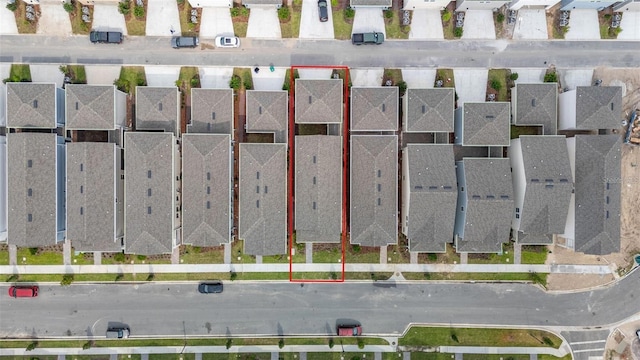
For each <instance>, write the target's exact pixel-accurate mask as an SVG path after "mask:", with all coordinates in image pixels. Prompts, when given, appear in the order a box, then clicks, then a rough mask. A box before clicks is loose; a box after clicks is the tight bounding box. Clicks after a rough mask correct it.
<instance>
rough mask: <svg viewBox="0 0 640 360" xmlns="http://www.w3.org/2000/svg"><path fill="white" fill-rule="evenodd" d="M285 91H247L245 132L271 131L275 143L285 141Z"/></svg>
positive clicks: (286, 98) (286, 96)
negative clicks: (273, 134)
mask: <svg viewBox="0 0 640 360" xmlns="http://www.w3.org/2000/svg"><path fill="white" fill-rule="evenodd" d="M288 96H289V94H288V93H287V92H286V91H261V90H249V91H247V132H273V133H275V136H274V138H275V142H276V143H286V142H287V126H288V123H289V117H288V113H289V112H288V103H289V102H288Z"/></svg>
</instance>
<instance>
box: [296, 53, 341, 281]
mask: <svg viewBox="0 0 640 360" xmlns="http://www.w3.org/2000/svg"><path fill="white" fill-rule="evenodd" d="M297 69H334V70H344V74H345V76H344V83H343V85H342V86H343V88H342V93H343V114H342V115H343V121H342V233H341V239H340V242H341V244H342V255H341V259H340V264H341V265H342V271H341V273H342V274H341V276H340V279H336V280H330V279H326V280H323V279H318V280H305V279H294V278H293V255H292V248H293V231H294V228H293V227H294V226H293V224H294V216H293V215H294V213H293V209H294V208H293V195H294V193H295V189H294V185H293V181H294V177H295V154H294V152H295V129H296V128H295V116H294V108H295V106H294V105H295V94H294V93H295V71H296V70H297ZM348 115H349V67H347V66H337V65H336V66H330V65H318V66H313V65H299V66H291V68H289V174H288V179H287V180H288V194H287V200H288V201H287V224H288V232H289V281H290V282H296V283H334V282H344V280H345V276H344V269H345V264H344V262H345V261H344V260H345V256H344V254H345V249H346V243H347V230H348V229H347V195H348V193H347V189H348V188H349V184H348V182H347V180H348V173H347V164H348V163H349V148H348V146H349V116H348Z"/></svg>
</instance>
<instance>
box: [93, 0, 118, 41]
mask: <svg viewBox="0 0 640 360" xmlns="http://www.w3.org/2000/svg"><path fill="white" fill-rule="evenodd" d="M91 26H92V27H93V28H94V29H99V30H116V31H120V32H122V33H123V34H124V35H127V25H126V23H125V21H124V15H122V14H120V13H119V12H118V4H117V3H113V4H109V3H97V4H95V5H94V6H93V23H92V24H91Z"/></svg>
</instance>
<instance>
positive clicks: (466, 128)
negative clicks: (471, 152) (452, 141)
mask: <svg viewBox="0 0 640 360" xmlns="http://www.w3.org/2000/svg"><path fill="white" fill-rule="evenodd" d="M510 108H511V104H509V103H507V102H485V103H465V104H464V106H463V108H462V111H463V129H462V130H463V133H462V144H463V145H476V146H491V145H495V146H509V140H510V139H509V138H510V131H511V129H510V124H511V112H510Z"/></svg>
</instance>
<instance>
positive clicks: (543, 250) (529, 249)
mask: <svg viewBox="0 0 640 360" xmlns="http://www.w3.org/2000/svg"><path fill="white" fill-rule="evenodd" d="M548 254H549V251H548V250H547V247H546V246H533V245H525V246H523V247H522V252H521V259H520V260H521V263H522V264H544V263H545V262H546V261H547V255H548Z"/></svg>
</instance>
